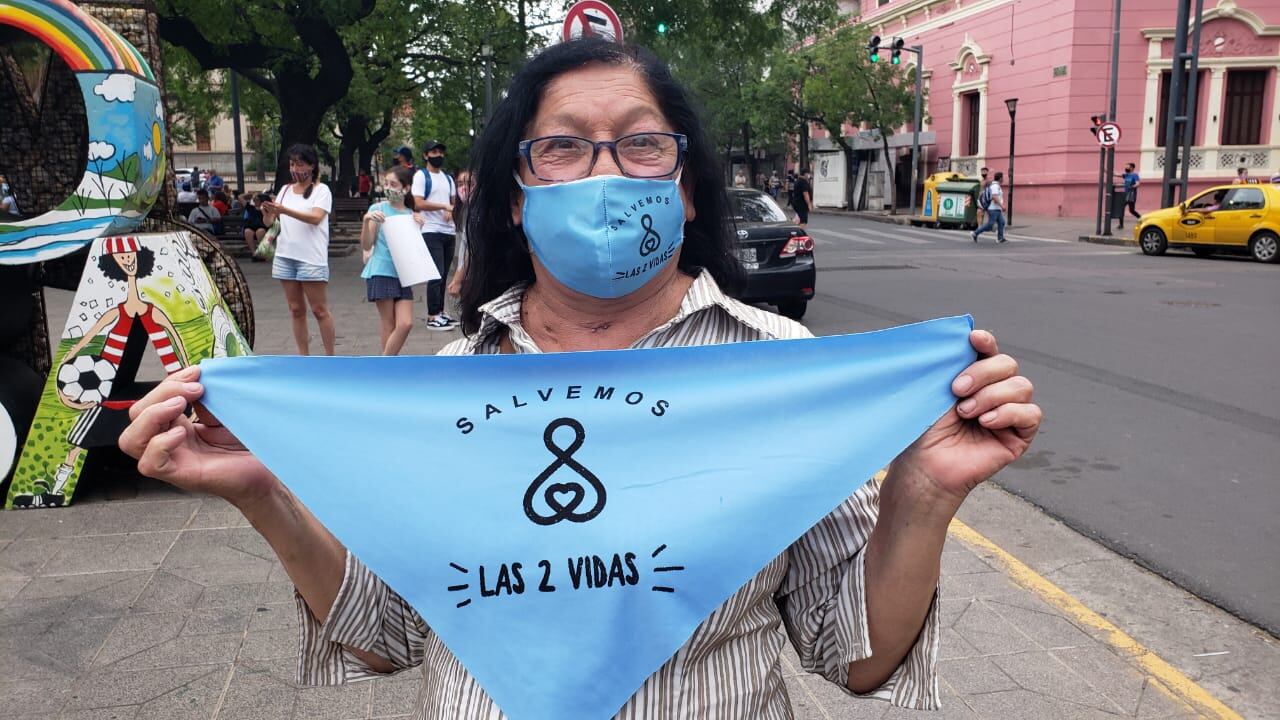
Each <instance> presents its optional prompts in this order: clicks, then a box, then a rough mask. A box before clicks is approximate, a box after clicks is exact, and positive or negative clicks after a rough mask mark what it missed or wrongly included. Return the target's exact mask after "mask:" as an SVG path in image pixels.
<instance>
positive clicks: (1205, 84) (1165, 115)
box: [1156, 70, 1209, 147]
mask: <svg viewBox="0 0 1280 720" xmlns="http://www.w3.org/2000/svg"><path fill="white" fill-rule="evenodd" d="M1188 77H1189V76H1188ZM1172 80H1173V71H1171V70H1165V71H1164V72H1162V73H1160V106H1159V107H1158V108H1156V117H1157V118H1158V119H1159V122H1158V123H1156V146H1157V147H1164V134H1165V132H1166V131H1167V130H1168V128H1169V93H1170V91H1171V90H1172V88H1171V85H1172ZM1184 86H1185V83H1184ZM1185 91H1186V87H1183V92H1185ZM1208 92H1209V73H1207V72H1201V73H1199V80H1197V81H1196V104H1197V105H1199V104H1200V100H1201V99H1202V98H1203V97H1204V96H1205V95H1206V94H1207V93H1208ZM1184 99H1185V96H1184ZM1199 125H1200V112H1199V109H1197V111H1196V112H1195V113H1193V115H1192V117H1191V144H1192V145H1196V144H1199V136H1198V135H1197V134H1196V133H1197V130H1198V128H1199Z"/></svg>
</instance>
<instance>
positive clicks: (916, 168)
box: [910, 45, 924, 215]
mask: <svg viewBox="0 0 1280 720" xmlns="http://www.w3.org/2000/svg"><path fill="white" fill-rule="evenodd" d="M910 49H911V52H913V53H915V54H916V114H915V119H914V120H912V121H911V214H912V215H915V214H916V182H917V180H918V178H917V176H918V175H919V173H920V118H921V115H920V96H921V93H922V92H923V88H922V84H923V81H922V80H921V76H922V74H923V71H922V70H921V67H922V66H923V65H924V46H923V45H914V46H912V47H911V48H910Z"/></svg>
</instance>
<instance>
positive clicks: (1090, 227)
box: [813, 208, 1138, 247]
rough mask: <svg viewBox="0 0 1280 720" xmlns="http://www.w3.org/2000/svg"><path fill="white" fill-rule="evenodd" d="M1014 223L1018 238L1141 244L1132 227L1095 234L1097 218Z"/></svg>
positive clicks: (904, 221)
mask: <svg viewBox="0 0 1280 720" xmlns="http://www.w3.org/2000/svg"><path fill="white" fill-rule="evenodd" d="M813 213H814V214H816V215H840V216H844V217H851V218H858V219H859V220H871V221H873V222H883V223H891V224H895V225H910V224H911V219H912V217H913V216H911V215H909V214H907V213H906V212H905V211H903V212H901V213H899V214H897V215H890V214H889V211H887V210H878V211H877V210H854V211H849V210H841V209H839V208H814V209H813ZM1014 220H1015V221H1016V222H1015V223H1013V224H1012V225H1006V226H1005V232H1006V233H1007V234H1009V235H1012V236H1015V237H1028V238H1048V239H1050V240H1068V241H1072V242H1075V241H1080V242H1091V243H1098V244H1101V245H1132V246H1135V247H1136V246H1137V244H1138V243H1137V241H1135V240H1134V239H1133V231H1132V227H1133V226H1132V225H1130V226H1128V227H1126V228H1120V227H1116V226H1114V225H1113V226H1112V229H1111V233H1112V234H1111V235H1110V236H1103V235H1098V234H1096V233H1095V231H1096V230H1097V226H1096V225H1095V224H1094V220H1093V218H1062V217H1049V216H1046V215H1022V214H1017V215H1014Z"/></svg>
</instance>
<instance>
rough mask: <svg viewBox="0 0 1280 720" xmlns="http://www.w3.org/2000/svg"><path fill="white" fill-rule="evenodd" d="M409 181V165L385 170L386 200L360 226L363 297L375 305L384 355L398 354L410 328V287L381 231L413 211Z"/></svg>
mask: <svg viewBox="0 0 1280 720" xmlns="http://www.w3.org/2000/svg"><path fill="white" fill-rule="evenodd" d="M412 183H413V172H412V171H410V170H409V168H407V167H401V166H397V167H393V168H391V169H390V170H388V171H387V174H386V176H385V177H383V178H382V193H383V197H384V198H385V199H384V200H382V201H380V202H377V203H374V204H373V205H372V206H370V208H369V212H367V213H365V216H364V222H363V224H362V225H361V227H360V247H361V248H363V249H364V251H365V252H366V253H367V254H368V256H367V258H366V260H365V264H364V271H363V272H361V273H360V277H362V278H364V284H365V299H366V300H368V301H369V302H371V303H373V304H374V305H375V306H376V307H377V308H378V322H379V324H380V332H381V334H380V338H381V339H382V354H383V355H399V354H400V349H401V348H402V347H404V341H405V339H406V338H408V337H409V332H410V331H411V330H413V288H411V287H404V286H403V285H401V284H400V275H399V274H398V273H396V266H395V263H393V262H392V261H391V249H390V248H389V247H387V238H386V235H385V234H384V233H383V232H382V224H383V222H385V221H386V219H387V218H389V217H393V216H396V215H409V214H412V213H413V208H412V207H411V206H410V205H409V203H412V202H413V197H412V196H411V195H409V186H410V185H412Z"/></svg>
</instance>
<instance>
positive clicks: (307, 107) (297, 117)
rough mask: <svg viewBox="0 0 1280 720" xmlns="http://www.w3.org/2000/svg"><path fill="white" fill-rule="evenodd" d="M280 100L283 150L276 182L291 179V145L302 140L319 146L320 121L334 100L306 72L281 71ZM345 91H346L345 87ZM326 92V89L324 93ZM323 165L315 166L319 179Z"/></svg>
mask: <svg viewBox="0 0 1280 720" xmlns="http://www.w3.org/2000/svg"><path fill="white" fill-rule="evenodd" d="M278 84H279V88H280V92H279V98H278V99H279V103H280V153H279V154H278V155H277V156H276V186H277V187H279V186H281V185H284V184H287V183H290V182H292V181H293V178H292V177H291V176H290V174H289V148H290V147H292V146H293V145H295V144H298V143H301V144H304V145H310V146H312V147H316V146H317V145H318V144H319V143H318V140H319V137H320V124H321V123H322V122H323V121H324V114H325V111H327V110H328V109H329V106H330V105H331V104H332V101H331V100H330V99H329V98H327V97H325V96H324V95H322V94H321V93H319V92H317V88H316V87H314V86H315V85H316V84H317V81H316V80H312V79H311V78H310V77H307V76H306V74H305V73H303V72H299V73H292V72H290V73H287V74H281V76H280V79H279V83H278ZM344 92H345V91H344ZM325 95H327V93H325ZM319 175H320V168H319V167H317V168H316V181H317V182H318V181H319V180H320V177H319Z"/></svg>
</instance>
